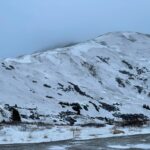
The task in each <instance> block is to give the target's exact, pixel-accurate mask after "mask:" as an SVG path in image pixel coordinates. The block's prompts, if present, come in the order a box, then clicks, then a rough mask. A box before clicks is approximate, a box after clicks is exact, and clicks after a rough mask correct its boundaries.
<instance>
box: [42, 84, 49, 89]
mask: <svg viewBox="0 0 150 150" xmlns="http://www.w3.org/2000/svg"><path fill="white" fill-rule="evenodd" d="M43 86H44V87H46V88H51V86H50V85H48V84H43Z"/></svg>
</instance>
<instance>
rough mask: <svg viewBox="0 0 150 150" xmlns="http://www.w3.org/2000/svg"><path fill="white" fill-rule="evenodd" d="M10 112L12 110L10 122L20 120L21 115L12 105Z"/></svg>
mask: <svg viewBox="0 0 150 150" xmlns="http://www.w3.org/2000/svg"><path fill="white" fill-rule="evenodd" d="M11 112H12V116H11V119H12V122H21V117H20V114H19V112H18V110H17V109H15V108H13V107H12V108H11Z"/></svg>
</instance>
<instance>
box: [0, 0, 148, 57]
mask: <svg viewBox="0 0 150 150" xmlns="http://www.w3.org/2000/svg"><path fill="white" fill-rule="evenodd" d="M113 31H138V32H144V33H150V0H0V57H1V58H4V57H14V56H18V55H22V54H27V53H32V52H33V51H37V50H41V49H45V48H49V47H53V46H56V45H61V44H63V43H70V42H77V41H84V40H87V39H91V38H94V37H96V36H98V35H100V34H103V33H106V32H113Z"/></svg>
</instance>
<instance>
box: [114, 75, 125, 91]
mask: <svg viewBox="0 0 150 150" xmlns="http://www.w3.org/2000/svg"><path fill="white" fill-rule="evenodd" d="M116 81H117V83H118V86H119V87H123V88H125V87H126V85H125V83H124V80H123V79H121V78H120V77H116Z"/></svg>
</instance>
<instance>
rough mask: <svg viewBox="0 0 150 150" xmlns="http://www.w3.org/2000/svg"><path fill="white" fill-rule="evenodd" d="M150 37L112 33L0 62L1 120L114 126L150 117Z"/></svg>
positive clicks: (127, 33)
mask: <svg viewBox="0 0 150 150" xmlns="http://www.w3.org/2000/svg"><path fill="white" fill-rule="evenodd" d="M149 58H150V35H146V34H141V33H132V32H115V33H108V34H104V35H102V36H99V37H97V38H95V39H94V40H90V41H87V42H85V43H79V44H76V45H73V46H70V47H64V48H58V49H53V50H47V51H44V52H36V53H34V54H31V55H26V56H21V57H18V58H7V59H4V60H1V61H0V64H1V65H0V84H1V86H0V105H1V106H0V110H1V117H0V118H1V121H4V120H5V121H10V120H11V119H12V114H11V112H12V109H15V110H17V111H18V112H19V115H20V117H21V121H22V122H44V123H50V124H69V125H73V124H88V123H106V122H107V123H108V122H109V123H110V122H112V121H115V120H118V119H119V118H121V115H124V114H134V115H135V114H138V115H143V116H142V117H145V118H150V60H149Z"/></svg>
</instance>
